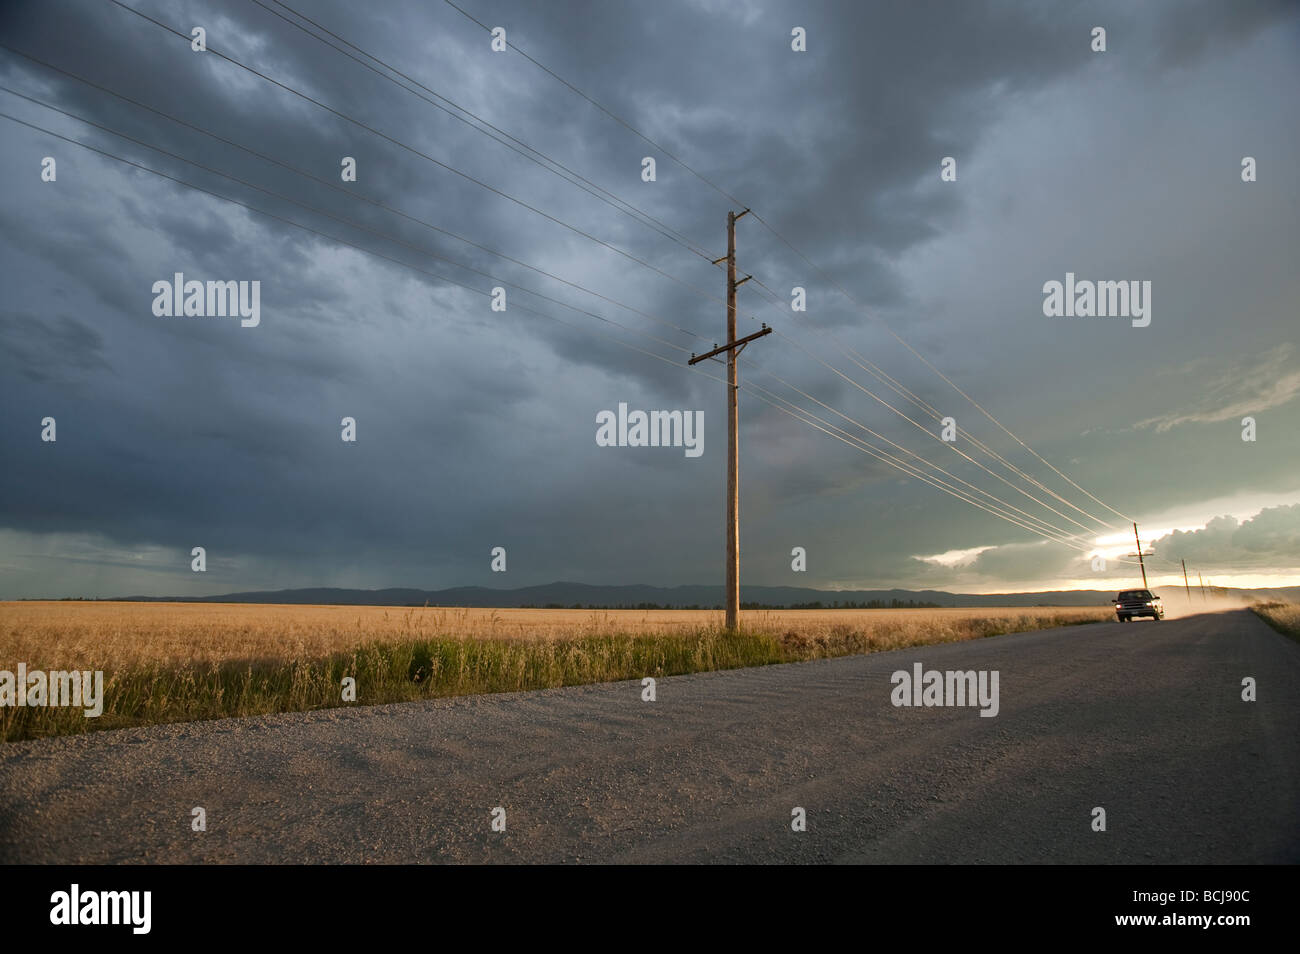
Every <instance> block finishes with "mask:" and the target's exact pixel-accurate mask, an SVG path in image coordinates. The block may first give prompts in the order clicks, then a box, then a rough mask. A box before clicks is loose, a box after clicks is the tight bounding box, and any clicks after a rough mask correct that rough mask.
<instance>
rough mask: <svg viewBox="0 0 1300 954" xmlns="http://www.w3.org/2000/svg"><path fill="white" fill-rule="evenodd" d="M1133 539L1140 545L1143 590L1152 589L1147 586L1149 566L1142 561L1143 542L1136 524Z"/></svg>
mask: <svg viewBox="0 0 1300 954" xmlns="http://www.w3.org/2000/svg"><path fill="white" fill-rule="evenodd" d="M1133 539H1134V540H1136V541H1137V545H1138V566H1140V567H1142V589H1144V590H1147V589H1150V587H1149V586H1147V565H1146V561H1145V560H1143V559H1142V540H1141V538H1140V537H1139V536H1138V525H1137V523H1136V522H1135V523H1134V524H1133Z"/></svg>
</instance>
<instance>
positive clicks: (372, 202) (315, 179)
mask: <svg viewBox="0 0 1300 954" xmlns="http://www.w3.org/2000/svg"><path fill="white" fill-rule="evenodd" d="M0 49H3V50H5V51H7V52H9V53H12V54H15V55H17V56H21V57H23V58H24V59H27V60H30V61H31V62H33V63H36V64H39V65H40V66H43V67H45V68H46V69H49V70H52V71H53V72H56V73H60V74H62V75H63V76H67V77H69V78H70V79H74V80H76V81H77V82H79V83H83V84H85V85H86V86H89V87H91V88H92V89H96V90H99V91H100V92H103V93H106V94H107V95H109V96H113V97H115V98H117V99H120V100H122V101H123V102H127V103H130V104H131V105H133V106H136V107H138V108H140V109H144V110H147V111H148V112H151V113H153V114H154V115H156V116H161V117H162V118H164V119H166V120H169V121H170V122H173V123H176V124H177V125H179V126H182V127H184V128H186V129H189V130H192V131H194V132H197V133H199V134H201V135H203V136H207V137H209V138H211V139H214V140H216V141H217V142H220V143H223V144H225V145H228V146H231V147H233V148H235V149H239V150H240V151H242V152H245V153H248V154H249V155H251V156H255V157H256V158H258V159H261V160H263V161H264V162H270V163H273V164H274V165H277V166H279V167H281V168H282V169H286V170H288V171H289V172H292V173H294V174H295V175H300V176H303V177H304V178H306V179H310V180H311V181H312V182H315V183H317V184H319V185H323V186H326V187H327V188H329V189H332V190H334V191H336V192H341V193H342V194H344V195H347V196H350V197H351V198H354V199H357V200H358V201H361V202H365V203H368V204H369V205H372V206H375V207H376V208H379V209H383V210H384V211H386V212H391V213H393V214H394V215H399V216H401V217H402V218H404V219H407V220H408V221H410V222H414V223H416V224H417V225H421V226H423V227H424V228H427V229H431V230H433V231H435V232H439V233H441V234H443V235H446V236H448V237H449V238H453V239H455V240H456V241H458V242H462V243H464V244H466V245H469V246H471V247H473V248H476V249H479V250H480V251H483V252H487V253H488V254H489V255H494V256H496V257H497V258H500V259H503V260H505V261H507V262H511V263H513V264H515V265H518V266H520V267H522V268H526V269H528V270H529V271H533V272H536V273H537V274H539V275H542V276H544V277H546V278H549V279H551V280H553V281H557V282H560V283H562V284H565V285H568V286H570V287H572V288H576V289H578V290H579V291H582V292H585V293H586V294H588V295H592V296H593V297H595V298H599V299H601V300H602V301H606V302H609V303H610V304H613V305H617V306H618V307H620V308H623V309H626V310H627V311H630V312H632V313H633V314H636V315H640V316H641V317H643V318H647V319H649V320H651V321H654V322H657V323H659V324H662V325H665V326H666V327H669V328H672V329H673V330H674V331H678V332H681V333H682V334H685V335H690V336H691V337H692V338H697V339H699V340H701V341H702V340H704V336H703V335H700V334H698V333H696V332H694V331H691V330H690V329H689V328H683V327H681V326H680V325H677V324H674V323H673V322H670V321H668V320H666V319H664V318H661V317H659V316H657V315H653V314H650V313H649V312H645V311H641V310H640V309H637V308H634V307H632V306H631V305H627V304H624V303H623V302H620V301H618V300H616V299H614V298H610V297H609V296H607V295H604V294H602V293H601V292H598V291H594V290H593V289H590V288H587V287H586V286H585V285H580V284H578V283H577V282H574V281H570V280H569V279H566V278H561V277H560V276H558V275H555V274H553V273H552V272H549V271H546V270H545V269H542V268H538V267H537V266H535V265H530V264H528V263H527V262H524V261H521V260H520V259H517V258H514V257H513V256H510V255H507V254H506V253H504V252H500V251H497V250H496V249H493V248H489V247H488V246H486V245H482V244H480V243H478V242H475V241H473V240H472V239H468V238H466V237H465V236H463V235H459V234H458V233H456V232H453V231H451V230H450V229H447V228H443V227H442V226H440V225H434V224H433V223H432V222H429V221H427V220H425V219H422V218H419V217H418V216H414V215H410V214H409V213H406V212H403V211H402V210H401V209H398V208H395V207H393V206H390V205H387V204H386V203H383V202H380V201H378V200H376V199H372V198H370V197H369V196H367V195H365V194H364V193H362V192H360V191H359V190H354V189H350V188H347V187H345V186H342V185H340V184H339V183H337V182H331V181H330V180H328V179H322V178H321V177H319V176H316V175H314V174H312V173H310V172H308V171H306V170H305V169H299V168H298V167H296V166H294V165H292V164H290V163H287V162H284V161H282V160H280V159H277V158H275V157H274V156H270V155H267V154H266V153H262V152H258V151H257V150H256V149H252V148H250V147H248V146H245V145H242V144H241V143H238V142H235V141H234V140H233V139H227V138H226V137H224V136H220V135H218V134H217V133H214V132H212V131H211V130H208V129H204V128H203V127H201V126H198V125H195V124H194V123H191V122H188V121H187V120H184V119H181V118H179V117H177V116H173V115H171V114H170V113H166V112H163V111H162V110H160V109H156V108H154V107H153V106H150V105H148V104H147V103H143V102H141V101H140V100H137V99H134V98H132V97H130V96H126V95H124V94H122V93H119V92H117V91H115V90H112V89H110V88H108V87H107V86H103V85H101V84H99V83H96V82H94V81H93V80H89V79H87V78H85V77H84V76H79V75H77V74H76V73H73V72H71V71H69V70H65V69H63V68H61V67H58V66H55V65H53V64H52V63H47V62H46V61H45V60H42V59H39V58H37V57H35V56H32V55H31V54H29V53H25V52H23V51H22V50H18V49H15V48H13V47H11V46H8V45H6V44H4V43H0ZM10 92H14V93H15V95H18V96H23V94H21V93H17V92H16V91H13V90H10ZM23 98H25V99H27V98H30V97H26V96H24V97H23ZM32 102H40V101H39V100H32ZM40 105H42V106H46V108H49V109H56V111H58V110H57V108H56V107H53V106H49V104H47V103H40ZM66 115H71V114H66ZM73 118H76V119H80V117H73ZM80 121H83V122H88V121H87V120H80Z"/></svg>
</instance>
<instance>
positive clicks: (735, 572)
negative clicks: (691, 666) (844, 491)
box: [687, 209, 772, 632]
mask: <svg viewBox="0 0 1300 954" xmlns="http://www.w3.org/2000/svg"><path fill="white" fill-rule="evenodd" d="M748 213H749V209H746V210H745V211H744V212H741V213H740V215H737V214H736V213H735V212H728V213H727V254H726V256H725V257H724V258H719V259H714V262H713V264H714V265H719V264H721V263H722V262H724V261H725V262H726V263H727V343H726V344H724V345H722V346H720V347H715V348H714V349H713V350H712V351H709V352H707V353H705V354H702V355H700V356H699V357H696V356H695V355H694V354H692V355H691V360H690V361H688V362H687V363H688V364H697V363H698V362H700V361H703V360H704V359H706V358H712V357H714V356H716V355H719V354H722V353H723V352H726V355H727V504H726V506H727V531H726V532H727V541H726V543H727V546H726V550H727V574H726V575H727V604H726V605H727V629H728V630H729V631H731V632H735V631H736V629H737V628H738V627H739V625H740V435H739V433H738V431H739V424H740V404H739V400H738V398H739V394H738V392H739V390H740V384H739V381H738V376H737V372H736V358H737V356H738V355H739V354H740V352H741V351H743V350H744V347H745V345H746V344H748V343H749V342H751V341H753V340H754V339H755V338H761V337H763V336H764V335H767V334H771V333H772V329H771V328H769V327H768V326H767V325H766V324H764V325H763V330H762V331H759V332H755V333H754V334H752V335H747V336H746V337H744V338H741V339H740V340H737V339H736V289H737V288H739V287H740V286H741V285H743V284H744V283H745V282H747V281H749V279H750V278H752V277H753V276H751V275H746V276H745V277H744V278H742V279H741V280H740V281H736V220H737V219H739V218H741V217H743V216H745V215H747V214H748Z"/></svg>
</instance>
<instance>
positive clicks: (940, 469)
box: [748, 361, 1090, 549]
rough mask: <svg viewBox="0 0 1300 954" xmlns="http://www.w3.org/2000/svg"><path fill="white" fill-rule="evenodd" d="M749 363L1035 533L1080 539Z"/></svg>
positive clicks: (781, 378) (783, 379) (1071, 539)
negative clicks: (1032, 526) (1044, 531)
mask: <svg viewBox="0 0 1300 954" xmlns="http://www.w3.org/2000/svg"><path fill="white" fill-rule="evenodd" d="M748 363H749V364H751V365H753V366H754V367H755V369H756V370H758V371H759V372H760V373H762V374H765V375H767V376H768V377H770V378H772V379H773V380H775V381H777V382H779V383H781V384H783V385H784V386H785V387H787V388H789V389H790V390H792V391H794V392H796V393H798V394H800V395H801V396H803V397H804V398H806V399H808V400H810V401H812V402H813V403H815V404H817V405H818V406H820V407H822V408H824V409H826V410H827V411H830V412H831V413H833V414H835V415H837V416H839V417H842V418H843V419H844V420H846V421H848V422H849V423H851V424H853V425H854V426H855V427H857V428H859V429H860V430H862V431H865V432H866V433H868V434H870V435H871V436H872V437H874V438H876V439H877V440H882V441H884V442H885V443H887V444H889V445H890V446H891V447H895V448H897V449H898V450H900V451H902V452H903V453H905V454H907V455H908V456H909V457H914V458H916V459H917V460H919V461H920V462H921V463H923V464H925V465H926V466H927V467H929V468H931V469H933V470H936V471H938V472H939V473H941V474H943V475H944V476H946V477H948V478H949V479H951V480H955V481H957V482H958V483H960V484H963V485H965V486H966V487H969V488H970V489H971V490H972V491H974V492H975V493H978V494H981V495H982V496H984V497H987V498H988V499H990V500H992V501H994V502H996V503H997V504H998V505H1000V506H1002V507H1005V508H1007V509H1008V510H1011V511H1015V512H1016V513H1018V514H1020V515H1021V517H1022V518H1023V519H1025V520H1028V521H1032V522H1034V523H1035V524H1037V525H1038V529H1035V532H1039V533H1042V530H1041V528H1047V529H1048V530H1050V531H1051V532H1053V533H1055V534H1059V535H1060V537H1062V538H1066V539H1063V540H1062V541H1061V542H1067V541H1074V540H1075V539H1076V538H1077V537H1078V535H1077V534H1071V533H1070V532H1069V531H1067V530H1063V529H1061V528H1060V527H1057V526H1054V525H1053V524H1051V523H1049V522H1048V521H1046V520H1043V519H1042V518H1040V517H1035V516H1034V515H1033V514H1031V513H1029V512H1028V511H1025V510H1021V509H1020V508H1019V507H1016V506H1014V505H1013V504H1009V503H1007V502H1006V501H1005V500H1002V499H1001V498H1000V497H997V496H996V495H994V494H991V493H989V492H988V491H986V490H984V489H982V488H980V487H977V486H975V485H974V484H972V483H971V482H970V481H967V480H964V479H963V478H961V477H958V476H956V475H955V474H953V473H951V472H949V471H948V470H946V469H944V468H943V467H941V466H939V465H938V464H936V463H934V462H933V461H930V460H928V459H926V458H925V457H922V456H921V455H920V454H917V453H916V452H914V451H912V450H911V449H909V448H907V447H904V446H903V445H901V444H899V443H897V442H896V441H893V440H890V439H889V438H888V437H885V436H884V435H883V434H880V433H878V432H876V431H874V430H872V429H871V428H869V427H867V425H865V424H863V423H862V422H861V421H858V420H857V419H856V418H853V417H851V416H850V415H848V414H845V413H844V412H843V411H839V410H837V409H836V408H834V407H831V406H830V405H829V404H826V403H825V402H823V401H820V400H818V399H817V398H815V397H813V396H812V395H811V394H809V393H808V392H807V391H804V390H803V389H801V388H799V387H798V386H797V385H795V384H792V383H791V382H789V381H787V380H786V379H785V378H783V377H781V376H780V375H778V374H774V373H773V372H771V371H767V370H766V369H764V368H762V367H760V366H759V365H757V364H756V363H755V362H752V361H750V362H748ZM1070 545H1072V546H1073V545H1074V544H1073V542H1071V544H1070ZM1089 549H1090V548H1089Z"/></svg>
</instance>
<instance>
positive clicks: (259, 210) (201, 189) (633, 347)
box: [0, 112, 726, 384]
mask: <svg viewBox="0 0 1300 954" xmlns="http://www.w3.org/2000/svg"><path fill="white" fill-rule="evenodd" d="M0 119H7V120H9V121H10V122H14V123H17V124H19V125H20V126H26V127H27V128H28V129H32V130H34V131H36V132H38V133H42V134H44V135H47V136H51V137H53V138H55V139H59V140H62V141H63V142H66V143H69V144H71V145H74V146H79V147H81V148H82V149H86V150H88V151H90V152H94V153H97V154H98V155H101V156H104V157H105V158H108V159H112V160H114V161H116V162H120V163H123V164H125V165H128V166H132V167H133V168H136V169H139V170H141V171H142V172H148V173H150V174H152V175H155V176H158V177H160V178H162V179H167V180H168V181H170V182H173V183H175V184H177V185H180V186H184V187H185V188H187V189H193V190H194V191H196V192H201V193H203V194H204V195H208V196H211V197H212V198H214V199H221V200H222V201H224V202H229V203H231V204H232V205H237V206H239V207H240V208H243V209H246V210H247V211H249V212H255V213H257V214H258V215H263V216H266V217H267V218H270V219H274V220H275V221H277V222H282V223H283V224H285V225H289V226H292V227H293V228H296V229H302V230H303V231H305V232H310V233H311V234H313V235H316V236H318V237H319V238H323V239H326V240H327V241H330V242H335V243H337V244H339V245H345V246H347V247H348V248H352V249H355V250H357V251H359V252H362V253H364V254H367V255H371V256H374V257H375V258H380V259H383V260H384V261H387V262H391V263H392V264H394V265H400V266H402V267H403V268H409V269H411V270H412V271H415V272H419V273H420V274H422V275H426V276H428V277H430V278H434V279H437V280H438V281H440V282H445V283H447V284H449V285H456V286H458V287H460V288H464V289H466V290H467V291H470V292H473V293H474V294H476V295H482V296H484V297H487V298H491V292H485V291H483V290H482V289H480V288H475V287H474V286H473V285H469V284H466V283H465V282H460V281H457V280H456V279H454V278H449V277H447V276H446V275H443V274H441V273H440V272H435V271H432V270H430V269H426V268H421V267H420V266H418V265H413V264H411V263H410V262H405V261H402V260H401V259H398V258H393V257H392V256H391V255H385V254H384V253H383V252H378V251H375V250H374V249H371V248H366V247H365V246H363V245H358V244H357V243H355V242H349V241H348V240H347V239H343V238H339V237H338V236H336V235H331V234H330V233H328V232H323V231H321V230H320V229H316V228H313V227H312V226H309V225H304V224H303V223H301V222H296V221H294V220H293V219H289V218H286V217H285V216H282V215H277V214H276V213H274V212H268V211H267V210H266V209H262V208H258V207H257V206H255V205H251V204H249V203H247V202H242V201H240V200H239V199H235V198H232V197H230V196H228V195H222V194H221V193H220V192H214V191H212V190H211V189H205V188H204V187H202V186H199V185H195V184H194V183H192V182H188V181H186V180H185V179H181V178H180V177H178V176H173V175H170V174H169V173H166V172H162V171H160V170H158V169H154V168H151V167H150V166H146V165H144V164H143V163H140V162H136V161H135V160H133V159H128V158H126V157H124V156H119V155H117V154H115V153H112V152H109V151H108V150H106V149H100V148H99V147H97V146H92V145H91V144H89V143H86V142H81V141H80V140H77V139H73V138H72V137H70V136H64V135H62V134H61V133H57V132H54V131H53V130H51V129H46V128H44V127H43V126H39V125H37V124H36V123H32V122H28V121H27V120H25V119H19V118H18V117H17V116H11V115H9V114H8V113H4V112H0ZM510 307H511V309H513V310H516V311H523V312H526V313H528V314H531V315H537V316H538V317H540V318H546V319H548V320H550V321H554V322H557V323H559V324H562V325H565V326H567V327H570V328H577V329H578V330H580V331H582V332H583V333H584V334H595V335H598V336H599V337H602V338H606V339H608V340H609V341H612V342H614V343H615V344H618V345H620V346H622V347H625V348H628V349H630V350H632V351H636V352H638V353H640V354H643V355H646V356H647V357H651V358H654V359H656V360H658V361H662V362H664V363H665V364H669V365H672V366H673V367H681V364H680V362H679V359H673V358H666V357H664V356H663V355H661V354H656V353H655V352H652V351H647V350H645V349H644V348H639V347H637V346H636V345H632V344H628V343H627V342H626V341H623V340H621V339H619V338H616V337H614V336H612V335H608V334H603V333H601V332H599V331H594V330H592V329H587V328H579V327H578V326H577V325H575V324H573V323H572V322H568V321H565V320H564V319H562V318H557V317H555V316H554V315H551V314H547V313H546V312H542V311H538V310H536V309H533V308H529V307H527V306H526V305H511V306H510ZM567 307H572V306H567ZM574 310H577V311H579V312H580V313H581V314H584V315H588V316H590V317H595V318H600V320H602V321H605V322H607V323H608V324H611V325H614V326H616V327H618V328H621V329H623V330H624V331H627V332H630V333H631V334H642V335H644V333H643V332H638V331H636V329H633V328H628V327H627V326H625V325H622V324H620V323H619V322H617V321H614V320H613V319H610V318H603V317H601V316H599V315H592V314H591V313H590V312H584V311H581V309H574ZM672 347H674V348H676V347H677V346H676V345H672ZM678 350H681V349H678ZM691 370H692V371H696V372H697V373H700V374H703V375H704V376H705V377H707V378H711V379H712V380H715V381H719V382H721V383H724V384H725V383H726V382H725V381H724V380H723V379H722V378H719V377H716V376H714V375H711V374H708V373H707V372H704V371H699V369H696V368H692V369H691Z"/></svg>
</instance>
